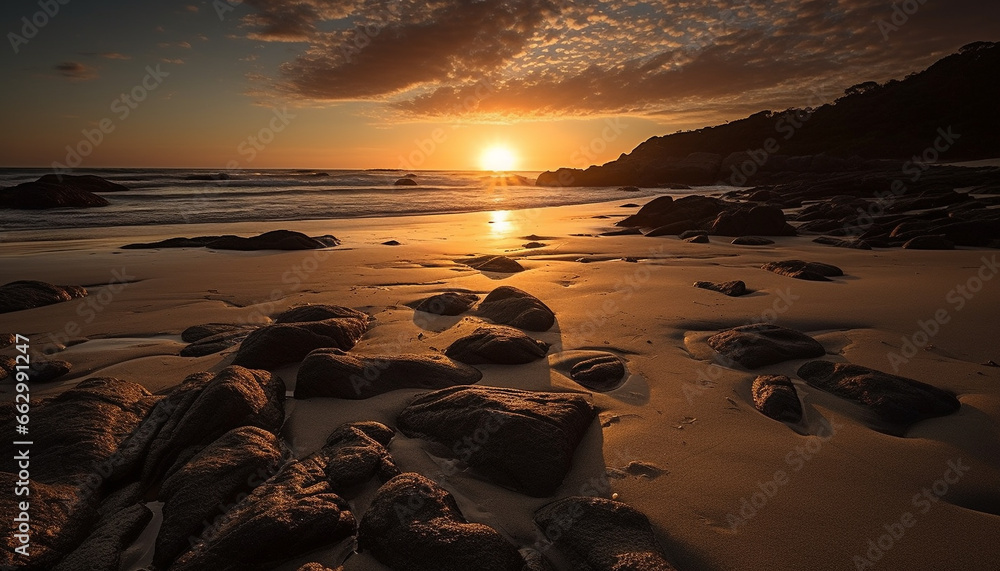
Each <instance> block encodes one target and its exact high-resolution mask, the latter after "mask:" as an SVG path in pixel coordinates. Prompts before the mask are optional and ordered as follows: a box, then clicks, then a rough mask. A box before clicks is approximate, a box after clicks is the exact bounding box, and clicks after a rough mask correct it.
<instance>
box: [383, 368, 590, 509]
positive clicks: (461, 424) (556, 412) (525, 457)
mask: <svg viewBox="0 0 1000 571" xmlns="http://www.w3.org/2000/svg"><path fill="white" fill-rule="evenodd" d="M595 415H596V412H595V410H594V407H593V406H592V405H591V404H590V403H588V402H587V401H586V400H585V399H584V398H583V397H582V396H579V395H575V394H562V393H542V392H531V391H521V390H517V389H502V388H495V387H478V386H476V387H453V388H449V389H443V390H439V391H435V392H432V393H428V394H425V395H422V396H420V397H418V398H417V399H416V400H414V401H413V402H412V403H410V405H409V406H408V407H406V409H404V410H403V412H401V413H400V414H399V417H398V418H397V419H396V423H397V426H398V427H399V429H400V430H401V431H402V432H403V433H404V434H406V435H407V436H409V437H411V438H414V437H420V438H425V439H428V440H431V441H434V442H438V443H441V444H444V445H445V446H446V447H447V448H449V449H450V450H452V451H453V452H455V453H456V454H461V456H462V459H463V460H465V461H466V462H467V463H468V464H469V465H470V466H472V467H473V468H475V469H476V470H477V471H479V472H480V473H482V474H483V475H485V476H486V477H488V478H490V479H491V480H492V481H494V482H495V483H498V484H500V485H503V486H508V487H511V488H513V489H515V490H517V491H519V492H522V493H525V494H528V495H530V496H535V497H542V496H548V495H551V494H552V493H554V492H555V490H556V488H558V487H559V484H560V483H562V480H563V478H564V477H565V476H566V474H567V473H568V472H569V469H570V465H571V464H572V461H573V452H574V450H576V447H577V445H578V444H579V443H580V441H581V439H582V438H583V435H584V433H585V432H586V431H587V429H588V427H589V426H590V424H591V422H592V421H593V419H594V416H595ZM477 431H479V432H477ZM481 433H485V434H486V435H487V438H485V442H483V443H481V444H480V440H481V439H480V438H479V436H478V434H481ZM473 435H477V436H476V446H471V447H470V446H468V445H467V443H466V444H463V440H462V439H463V438H464V437H469V438H472V436H473Z"/></svg>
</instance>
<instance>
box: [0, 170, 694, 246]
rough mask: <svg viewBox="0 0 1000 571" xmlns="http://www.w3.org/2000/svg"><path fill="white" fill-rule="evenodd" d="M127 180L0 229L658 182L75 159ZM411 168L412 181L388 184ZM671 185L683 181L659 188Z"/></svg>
mask: <svg viewBox="0 0 1000 571" xmlns="http://www.w3.org/2000/svg"><path fill="white" fill-rule="evenodd" d="M48 172H50V171H48V170H46V169H14V168H5V169H0V187H9V186H14V185H16V184H19V183H22V182H27V181H33V180H36V179H37V178H38V177H40V176H42V175H43V174H46V173H48ZM73 174H92V175H97V176H100V177H102V178H105V179H107V180H110V181H113V182H116V183H118V184H121V185H124V186H126V187H128V188H129V189H130V190H128V191H123V192H113V193H103V194H102V196H104V198H106V199H107V200H108V201H109V202H110V203H111V205H110V206H106V207H101V208H81V209H70V208H60V209H51V210H36V211H32V210H0V230H2V231H3V232H5V233H6V232H17V231H22V230H30V231H45V230H59V229H67V228H112V227H120V226H148V225H162V224H202V223H226V222H253V221H281V220H323V219H331V218H355V217H366V216H368V217H370V216H401V215H413V214H433V213H453V212H475V211H491V210H515V209H523V208H539V207H545V206H560V205H568V204H584V203H592V202H603V201H608V200H615V199H629V200H631V199H633V198H635V199H640V198H643V197H648V196H653V195H656V194H661V193H664V192H665V191H664V190H663V189H643V190H640V191H639V192H624V191H621V190H618V188H617V187H602V188H550V187H537V186H533V182H534V180H535V178H536V177H537V175H538V173H534V172H518V173H512V174H511V175H508V177H500V176H495V175H491V174H489V173H485V172H478V171H477V172H469V171H465V172H462V171H416V172H413V173H406V172H403V171H396V170H260V171H252V172H251V171H244V172H240V173H233V174H229V175H228V176H229V178H228V180H213V178H214V177H217V176H218V174H219V172H218V171H212V170H202V169H78V170H76V171H74V172H73ZM407 174H413V175H415V176H414V177H413V178H414V180H415V181H416V182H417V183H418V184H419V185H418V186H396V185H394V183H395V181H396V180H398V179H400V178H402V177H403V176H404V175H407ZM669 192H670V193H671V194H677V193H681V194H683V193H684V191H680V192H678V191H673V190H672V191H669Z"/></svg>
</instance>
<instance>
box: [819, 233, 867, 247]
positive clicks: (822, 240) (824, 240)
mask: <svg viewBox="0 0 1000 571" xmlns="http://www.w3.org/2000/svg"><path fill="white" fill-rule="evenodd" d="M813 242H816V243H817V244H824V245H826V246H835V247H837V248H853V249H855V250H871V249H872V247H871V244H869V243H868V242H865V241H864V240H861V239H859V238H853V239H849V240H842V239H839V238H832V237H830V236H820V237H819V238H815V239H813Z"/></svg>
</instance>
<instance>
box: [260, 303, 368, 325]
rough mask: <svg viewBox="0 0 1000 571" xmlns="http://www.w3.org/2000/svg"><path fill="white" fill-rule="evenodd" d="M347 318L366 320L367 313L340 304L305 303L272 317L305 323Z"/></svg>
mask: <svg viewBox="0 0 1000 571" xmlns="http://www.w3.org/2000/svg"><path fill="white" fill-rule="evenodd" d="M337 318H349V319H358V320H361V321H364V322H365V323H367V322H368V320H369V319H370V318H369V316H368V314H367V313H365V312H363V311H358V310H356V309H351V308H350V307H344V306H341V305H326V304H307V305H300V306H297V307H293V308H291V309H286V310H285V311H282V312H281V313H279V314H278V315H276V316H275V317H274V322H275V323H305V322H307V321H326V320H327V319H337Z"/></svg>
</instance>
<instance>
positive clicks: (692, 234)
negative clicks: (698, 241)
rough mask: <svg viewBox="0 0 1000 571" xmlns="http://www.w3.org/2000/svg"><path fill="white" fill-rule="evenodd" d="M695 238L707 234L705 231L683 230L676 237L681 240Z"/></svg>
mask: <svg viewBox="0 0 1000 571" xmlns="http://www.w3.org/2000/svg"><path fill="white" fill-rule="evenodd" d="M695 236H708V232H707V231H705V230H685V231H684V232H681V233H680V234H678V235H677V237H678V238H680V239H681V240H687V239H688V238H694V237H695Z"/></svg>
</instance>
